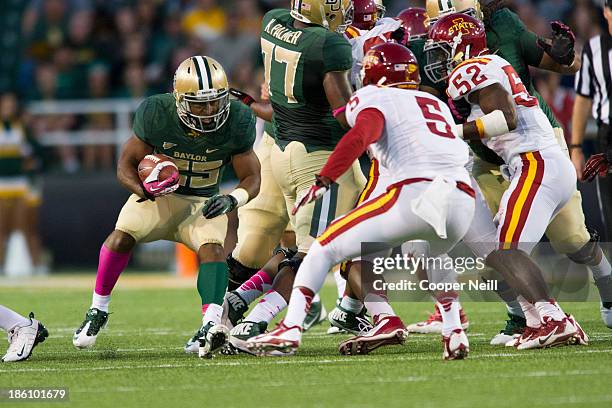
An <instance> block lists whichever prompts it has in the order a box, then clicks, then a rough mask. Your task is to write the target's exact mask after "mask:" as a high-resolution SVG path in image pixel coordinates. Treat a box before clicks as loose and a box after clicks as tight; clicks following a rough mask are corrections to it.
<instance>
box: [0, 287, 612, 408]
mask: <svg viewBox="0 0 612 408" xmlns="http://www.w3.org/2000/svg"><path fill="white" fill-rule="evenodd" d="M92 279H93V278H92ZM334 290H335V289H332V288H331V287H326V288H325V291H324V293H323V298H324V300H325V301H326V302H325V303H326V306H327V308H328V309H330V308H331V307H332V306H333V302H334ZM90 297H91V295H90V290H88V289H83V288H79V289H59V288H57V289H42V288H36V289H27V288H10V289H9V288H0V302H1V303H2V304H5V305H7V306H10V307H12V308H14V309H16V310H17V311H20V312H21V313H27V312H29V311H30V310H33V311H34V312H35V313H36V316H37V318H39V319H40V320H41V321H42V322H43V323H44V324H45V325H46V326H47V328H48V329H49V331H50V333H51V335H50V338H48V339H47V341H46V342H45V343H43V344H41V345H40V346H38V347H37V348H36V349H35V351H34V355H33V356H32V358H31V359H30V360H28V361H26V362H23V363H17V364H1V365H0V387H68V388H69V393H70V401H69V402H67V403H58V405H70V406H83V407H113V408H119V407H130V406H139V407H142V406H146V407H172V408H179V407H192V406H193V407H196V406H198V407H202V406H209V405H211V404H214V405H215V406H222V407H230V406H236V407H249V406H264V405H265V406H272V407H285V406H334V407H340V406H351V407H362V406H363V407H365V406H384V407H395V406H397V407H407V406H416V407H445V406H450V407H521V406H525V405H527V406H529V407H549V406H572V407H595V406H601V407H604V406H606V407H609V406H612V387H611V384H612V380H611V378H612V377H611V374H612V344H611V342H612V331H610V330H609V329H607V328H606V327H605V326H603V324H602V323H601V321H600V317H599V311H598V305H597V304H596V303H571V304H565V305H564V306H565V308H566V309H567V310H568V311H571V312H572V313H574V315H575V316H576V318H577V319H578V320H579V321H580V322H581V323H582V326H583V328H584V329H585V330H586V331H587V333H588V334H589V335H590V336H591V339H592V342H591V345H590V346H588V347H584V346H573V347H561V348H556V349H548V350H539V351H527V352H518V351H515V350H508V349H504V348H496V347H492V346H489V345H488V342H489V339H490V338H491V336H492V335H493V334H494V333H495V332H496V331H497V330H499V328H500V325H501V322H502V320H503V318H504V308H503V306H502V305H501V304H498V303H468V304H464V308H465V310H466V312H467V313H468V315H469V317H470V321H471V327H470V330H469V333H468V335H469V337H470V345H471V353H470V356H469V359H468V360H465V361H453V362H443V361H442V358H441V357H442V348H441V344H440V338H439V337H438V336H424V335H413V336H410V337H409V338H408V341H407V342H406V344H405V346H403V347H400V346H395V347H392V348H387V349H379V350H377V351H375V352H374V353H373V354H371V355H369V356H360V357H345V356H341V355H339V354H338V352H337V348H336V346H337V344H338V343H339V342H340V341H341V340H342V339H344V338H346V336H342V335H337V336H328V335H325V330H326V329H327V327H328V325H327V324H326V323H325V324H324V325H320V326H317V327H316V328H314V329H313V330H312V331H310V332H308V333H307V334H306V335H305V338H304V346H303V347H302V348H301V349H300V351H299V355H297V356H294V357H290V358H257V357H252V356H247V355H240V356H217V357H216V358H215V359H213V360H200V359H198V358H197V357H195V356H194V355H187V354H185V353H184V352H183V350H182V345H183V344H184V342H185V341H186V339H187V338H188V337H190V336H191V335H192V334H193V332H194V331H195V330H196V329H197V326H198V321H199V315H198V300H199V299H198V296H197V293H196V291H195V289H184V288H171V289H122V288H121V285H120V286H119V288H118V289H117V290H116V291H115V293H114V297H113V301H112V303H111V311H112V312H113V314H112V315H111V317H110V320H109V325H108V326H107V328H106V329H105V330H104V331H103V332H102V335H101V336H100V337H99V339H98V344H97V345H96V348H95V349H94V350H88V351H78V350H76V349H75V348H74V347H73V346H72V343H71V337H72V333H73V331H74V329H75V328H76V327H77V325H78V324H79V323H80V322H81V320H82V318H83V315H84V313H85V311H86V309H87V307H88V306H89V301H90ZM395 306H396V310H397V311H398V312H399V314H400V316H401V317H402V318H403V320H404V321H405V322H406V323H409V322H412V321H415V320H417V319H418V320H421V319H422V318H423V317H425V316H426V312H428V311H429V310H430V309H431V305H430V304H426V303H403V304H397V305H395ZM40 404H41V403H36V404H35V403H32V404H30V403H19V404H18V405H15V406H19V407H27V406H40ZM42 404H43V405H44V403H42ZM9 405H10V404H2V403H0V407H2V406H9ZM54 406H55V405H54Z"/></svg>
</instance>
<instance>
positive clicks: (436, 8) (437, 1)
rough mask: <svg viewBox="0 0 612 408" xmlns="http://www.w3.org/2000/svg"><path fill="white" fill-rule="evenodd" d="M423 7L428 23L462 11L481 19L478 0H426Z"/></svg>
mask: <svg viewBox="0 0 612 408" xmlns="http://www.w3.org/2000/svg"><path fill="white" fill-rule="evenodd" d="M425 9H426V10H427V16H428V17H429V21H430V24H433V23H434V22H436V20H438V19H439V18H440V17H443V16H445V15H447V14H451V13H464V14H468V15H470V16H472V17H476V18H477V19H479V20H482V10H481V8H480V1H479V0H427V2H426V3H425Z"/></svg>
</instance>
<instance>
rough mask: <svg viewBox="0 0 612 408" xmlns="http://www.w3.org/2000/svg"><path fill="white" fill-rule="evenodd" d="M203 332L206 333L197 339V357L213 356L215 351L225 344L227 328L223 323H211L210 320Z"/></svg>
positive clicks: (227, 334) (227, 338)
mask: <svg viewBox="0 0 612 408" xmlns="http://www.w3.org/2000/svg"><path fill="white" fill-rule="evenodd" d="M204 332H205V333H206V334H205V335H204V336H203V337H200V340H199V343H200V347H199V348H198V357H200V358H213V357H214V353H215V352H217V351H219V350H221V349H222V348H224V347H225V346H226V345H227V342H228V340H229V329H228V328H227V326H225V325H223V324H212V322H211V323H208V325H206V326H205V327H204Z"/></svg>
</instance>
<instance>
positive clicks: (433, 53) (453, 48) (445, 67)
mask: <svg viewBox="0 0 612 408" xmlns="http://www.w3.org/2000/svg"><path fill="white" fill-rule="evenodd" d="M461 37H462V33H461V32H459V33H458V34H457V35H456V36H455V37H454V38H453V41H452V43H448V42H446V41H434V40H428V41H427V42H426V43H425V47H424V48H423V51H424V52H425V74H426V75H427V77H428V78H429V80H430V81H432V82H433V83H436V84H437V83H439V82H443V81H446V80H447V79H448V77H449V75H450V73H451V72H452V71H453V69H454V68H455V67H456V66H457V65H458V64H459V63H460V62H462V61H465V60H466V59H469V58H471V56H470V55H469V54H470V46H469V45H467V46H466V52H465V53H464V52H463V51H457V48H458V47H459V45H460V44H461Z"/></svg>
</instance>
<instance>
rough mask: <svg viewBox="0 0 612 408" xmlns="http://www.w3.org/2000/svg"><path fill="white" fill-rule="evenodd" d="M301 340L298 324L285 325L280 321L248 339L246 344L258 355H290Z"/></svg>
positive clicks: (300, 330) (300, 329)
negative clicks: (273, 327) (271, 327)
mask: <svg viewBox="0 0 612 408" xmlns="http://www.w3.org/2000/svg"><path fill="white" fill-rule="evenodd" d="M301 340H302V328H301V327H300V326H291V327H287V326H285V323H284V321H281V322H280V323H279V324H278V325H277V326H276V328H275V329H274V330H272V331H271V332H269V333H264V334H260V335H259V336H255V337H251V338H250V339H248V340H247V341H246V346H247V347H248V349H249V350H250V351H251V353H253V354H256V355H258V356H275V357H278V356H291V355H293V354H295V352H296V351H297V349H298V347H299V346H300V342H301Z"/></svg>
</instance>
